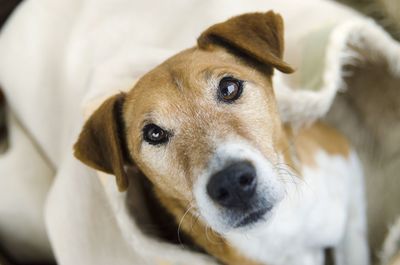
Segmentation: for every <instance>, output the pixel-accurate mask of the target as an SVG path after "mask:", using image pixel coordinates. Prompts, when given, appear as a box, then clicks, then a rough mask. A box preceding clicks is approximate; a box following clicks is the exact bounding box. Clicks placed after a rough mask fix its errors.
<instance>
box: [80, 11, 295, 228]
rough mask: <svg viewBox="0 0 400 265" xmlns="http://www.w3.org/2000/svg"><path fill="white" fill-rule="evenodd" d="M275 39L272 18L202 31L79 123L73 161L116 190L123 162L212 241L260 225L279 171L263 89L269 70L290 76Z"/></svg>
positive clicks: (276, 133) (277, 23) (243, 19)
mask: <svg viewBox="0 0 400 265" xmlns="http://www.w3.org/2000/svg"><path fill="white" fill-rule="evenodd" d="M238 27H239V28H238ZM254 27H256V28H254ZM259 27H261V28H259ZM238 29H240V30H238ZM257 30H258V31H257ZM252 34H253V35H254V36H252ZM260 34H265V35H266V36H262V35H261V38H260V36H259V35H260ZM281 35H282V21H281V18H280V16H279V15H276V14H274V13H272V12H268V13H266V14H259V13H257V14H248V15H243V16H240V17H236V18H233V19H231V20H228V21H227V22H225V23H221V24H217V25H215V26H213V27H211V28H210V29H208V30H207V31H205V32H204V33H203V34H202V36H201V37H200V38H199V40H198V46H197V47H195V48H191V49H189V50H186V51H183V52H181V53H179V54H177V55H175V56H174V57H172V58H170V59H169V60H167V61H166V62H164V63H163V64H161V65H160V66H158V67H157V68H155V69H154V70H152V71H151V72H149V73H148V74H146V75H145V76H144V77H143V78H141V80H140V81H139V82H138V83H137V84H136V85H135V87H134V88H133V89H132V90H131V91H130V92H129V93H127V94H120V95H117V96H114V97H113V98H111V99H109V100H108V101H106V102H105V103H104V104H103V105H102V106H101V107H100V108H99V109H98V110H97V111H96V112H95V114H93V116H92V117H91V118H90V119H89V120H88V122H87V123H86V125H85V127H84V129H83V132H82V134H81V136H80V139H79V141H78V143H77V144H76V146H75V148H76V155H77V157H78V158H80V159H81V160H82V161H84V162H85V163H87V164H89V165H91V166H93V167H95V168H97V169H100V170H103V171H106V172H109V173H113V174H115V175H116V176H117V180H118V184H119V185H120V187H122V189H123V188H125V187H126V185H127V179H126V173H125V172H124V169H123V166H124V163H126V161H127V160H130V161H131V162H133V163H134V164H135V165H136V166H137V167H138V168H139V169H140V170H141V171H142V172H143V173H144V174H145V175H146V176H147V177H148V178H149V179H150V181H151V182H152V183H153V184H154V186H155V188H156V190H157V191H158V192H161V193H162V194H163V196H166V197H170V198H173V199H174V200H175V201H177V202H179V204H180V205H179V207H183V208H185V210H187V211H191V212H192V213H193V214H199V215H200V217H201V218H202V220H203V221H204V222H205V223H206V224H207V225H208V226H211V227H212V228H213V229H214V230H216V231H218V232H220V233H225V232H227V231H230V230H232V229H241V228H243V227H247V226H248V225H250V224H253V223H256V222H257V221H259V220H260V219H263V218H264V217H266V216H267V215H268V214H269V213H271V211H272V209H273V208H274V206H275V205H276V203H277V202H279V201H280V200H281V199H282V197H283V195H284V182H283V181H282V180H281V179H280V178H279V174H278V172H277V168H279V166H277V165H281V164H282V163H288V161H285V152H287V149H288V146H287V143H286V138H285V134H284V131H283V129H282V124H281V122H280V120H279V115H278V111H277V106H276V101H275V97H274V92H273V87H272V83H271V74H272V68H274V67H275V68H278V69H279V70H281V71H284V72H290V71H291V69H290V67H289V66H287V65H286V64H285V63H284V62H283V61H281V56H282V49H283V43H282V36H281ZM257 37H258V39H257ZM251 42H255V43H253V44H252V43H251ZM260 46H261V47H260ZM108 118H110V119H111V121H107V119H108ZM107 122H108V123H107ZM96 145H102V146H103V147H101V146H100V147H99V146H97V147H96Z"/></svg>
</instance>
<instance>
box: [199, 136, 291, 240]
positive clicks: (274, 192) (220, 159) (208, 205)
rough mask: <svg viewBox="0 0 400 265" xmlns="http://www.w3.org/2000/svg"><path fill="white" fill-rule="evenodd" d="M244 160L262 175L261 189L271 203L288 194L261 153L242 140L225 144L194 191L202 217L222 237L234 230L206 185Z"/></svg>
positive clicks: (201, 175)
mask: <svg viewBox="0 0 400 265" xmlns="http://www.w3.org/2000/svg"><path fill="white" fill-rule="evenodd" d="M243 160H247V161H251V163H252V164H253V165H254V167H255V169H256V174H257V176H258V185H257V189H258V191H261V192H266V193H268V200H269V201H270V202H271V203H275V202H279V201H280V200H281V199H282V197H283V195H284V186H283V185H282V183H280V182H279V181H278V172H276V170H275V167H274V166H273V164H272V163H271V162H269V161H268V160H266V159H265V158H263V156H262V154H261V153H260V152H259V151H257V150H256V149H254V148H252V147H251V146H250V145H248V144H246V143H243V142H242V143H241V142H240V141H239V142H238V141H236V143H234V142H224V143H221V144H220V146H219V147H218V148H217V151H216V152H215V155H214V156H213V157H212V158H211V160H210V162H209V165H208V167H207V168H206V169H205V170H204V172H202V173H201V174H200V176H199V177H198V180H197V181H196V183H195V184H194V186H193V190H194V197H195V199H196V203H197V206H198V208H199V211H200V215H201V217H202V218H203V219H204V221H205V222H206V223H207V224H208V225H210V226H211V227H212V228H213V229H214V230H216V231H218V232H219V233H222V234H225V233H227V232H228V231H229V230H231V229H232V227H230V226H228V225H227V224H226V222H224V219H225V217H224V216H223V215H221V214H220V210H219V206H218V205H216V204H215V203H214V202H212V201H211V200H210V198H209V197H208V195H207V192H206V186H207V183H208V181H209V179H210V177H211V176H212V175H213V174H215V173H216V172H218V171H220V170H222V169H223V168H225V167H226V166H227V164H228V163H229V162H232V161H243Z"/></svg>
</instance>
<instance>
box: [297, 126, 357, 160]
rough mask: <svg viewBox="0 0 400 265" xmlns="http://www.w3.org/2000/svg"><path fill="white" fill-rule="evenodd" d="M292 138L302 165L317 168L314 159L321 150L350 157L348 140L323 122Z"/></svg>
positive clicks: (303, 130)
mask: <svg viewBox="0 0 400 265" xmlns="http://www.w3.org/2000/svg"><path fill="white" fill-rule="evenodd" d="M292 137H293V138H292V142H293V144H294V145H295V150H296V152H297V156H298V158H299V160H300V164H302V165H307V166H316V164H315V161H314V158H315V153H316V152H318V151H319V150H323V151H325V152H326V153H328V154H331V155H340V156H343V157H348V155H349V152H350V146H349V143H348V141H347V139H346V138H345V137H344V136H343V135H341V134H340V133H339V132H338V131H336V130H334V129H333V128H331V127H329V126H327V125H326V124H324V123H322V122H317V123H315V124H314V125H312V126H310V127H308V128H304V129H301V130H300V131H299V132H297V133H296V134H295V135H293V136H292Z"/></svg>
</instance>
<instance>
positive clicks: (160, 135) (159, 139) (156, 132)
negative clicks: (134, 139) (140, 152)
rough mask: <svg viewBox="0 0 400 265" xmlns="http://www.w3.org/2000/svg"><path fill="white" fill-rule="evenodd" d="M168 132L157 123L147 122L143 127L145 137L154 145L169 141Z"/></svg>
mask: <svg viewBox="0 0 400 265" xmlns="http://www.w3.org/2000/svg"><path fill="white" fill-rule="evenodd" d="M168 136H169V135H168V132H167V131H165V130H163V129H161V128H160V127H159V126H157V125H155V124H147V125H146V126H144V128H143V139H144V140H145V141H146V142H148V143H149V144H152V145H158V144H163V143H165V142H167V141H168Z"/></svg>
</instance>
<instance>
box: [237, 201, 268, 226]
mask: <svg viewBox="0 0 400 265" xmlns="http://www.w3.org/2000/svg"><path fill="white" fill-rule="evenodd" d="M271 210H272V206H269V207H264V208H262V209H258V210H256V211H252V212H250V213H249V214H247V215H245V216H244V217H243V218H241V219H240V220H239V221H238V222H237V223H236V224H235V225H234V227H235V228H240V227H244V226H247V225H250V224H254V223H256V222H258V221H260V220H262V219H264V216H265V214H266V213H267V212H269V211H271Z"/></svg>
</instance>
